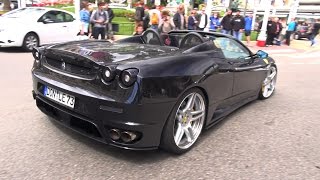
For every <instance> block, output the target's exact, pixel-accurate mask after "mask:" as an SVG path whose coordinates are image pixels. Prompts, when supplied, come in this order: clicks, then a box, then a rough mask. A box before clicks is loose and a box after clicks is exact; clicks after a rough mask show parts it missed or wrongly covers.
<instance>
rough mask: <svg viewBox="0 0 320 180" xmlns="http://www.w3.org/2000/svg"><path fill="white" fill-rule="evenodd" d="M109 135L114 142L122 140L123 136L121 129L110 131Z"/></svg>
mask: <svg viewBox="0 0 320 180" xmlns="http://www.w3.org/2000/svg"><path fill="white" fill-rule="evenodd" d="M109 135H110V138H111V139H112V140H114V141H117V140H119V139H120V136H121V134H120V130H119V129H110V130H109Z"/></svg>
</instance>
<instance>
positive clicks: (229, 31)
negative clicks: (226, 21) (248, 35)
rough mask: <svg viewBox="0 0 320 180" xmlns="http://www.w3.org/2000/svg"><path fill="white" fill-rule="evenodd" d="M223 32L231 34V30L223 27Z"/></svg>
mask: <svg viewBox="0 0 320 180" xmlns="http://www.w3.org/2000/svg"><path fill="white" fill-rule="evenodd" d="M221 32H222V34H231V30H225V29H222V30H221Z"/></svg>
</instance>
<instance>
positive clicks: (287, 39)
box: [286, 31, 292, 46]
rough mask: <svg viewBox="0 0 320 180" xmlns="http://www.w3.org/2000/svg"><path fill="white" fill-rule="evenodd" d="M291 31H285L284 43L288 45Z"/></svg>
mask: <svg viewBox="0 0 320 180" xmlns="http://www.w3.org/2000/svg"><path fill="white" fill-rule="evenodd" d="M291 33H292V31H287V32H286V44H287V45H288V46H290V38H291Z"/></svg>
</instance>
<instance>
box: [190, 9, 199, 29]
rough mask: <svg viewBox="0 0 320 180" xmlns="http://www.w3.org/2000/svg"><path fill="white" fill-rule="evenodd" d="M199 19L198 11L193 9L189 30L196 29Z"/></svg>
mask: <svg viewBox="0 0 320 180" xmlns="http://www.w3.org/2000/svg"><path fill="white" fill-rule="evenodd" d="M197 23H198V21H197V19H196V11H195V10H193V11H191V13H190V16H189V18H188V30H196V29H197Z"/></svg>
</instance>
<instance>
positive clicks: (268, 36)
mask: <svg viewBox="0 0 320 180" xmlns="http://www.w3.org/2000/svg"><path fill="white" fill-rule="evenodd" d="M270 39H271V34H267V39H266V46H269V45H271V43H270Z"/></svg>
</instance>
